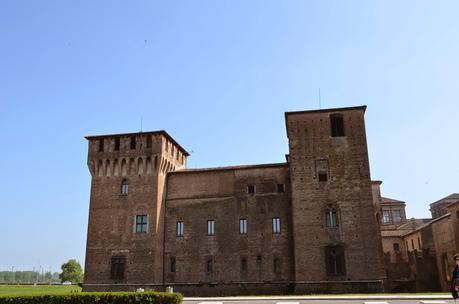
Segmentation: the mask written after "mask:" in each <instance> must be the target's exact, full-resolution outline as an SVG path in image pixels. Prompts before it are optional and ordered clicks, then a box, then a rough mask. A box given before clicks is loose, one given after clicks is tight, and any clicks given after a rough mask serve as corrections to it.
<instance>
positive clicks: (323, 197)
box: [285, 106, 385, 292]
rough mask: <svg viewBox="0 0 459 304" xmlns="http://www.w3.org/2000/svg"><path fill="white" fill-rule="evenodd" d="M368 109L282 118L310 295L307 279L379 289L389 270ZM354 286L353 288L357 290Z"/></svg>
mask: <svg viewBox="0 0 459 304" xmlns="http://www.w3.org/2000/svg"><path fill="white" fill-rule="evenodd" d="M365 109H366V106H359V107H352V108H338V109H327V110H315V111H301V112H287V113H285V119H286V126H287V136H288V140H289V153H290V154H289V163H290V177H291V188H292V222H293V238H294V241H293V247H294V250H293V252H294V260H295V280H296V281H297V284H296V285H297V289H298V290H297V291H301V290H302V289H304V290H305V291H309V290H310V289H308V288H309V287H310V286H309V287H308V282H309V283H310V282H312V283H313V282H319V281H322V282H327V281H328V282H338V283H339V282H342V283H345V282H349V281H350V282H353V283H357V284H359V283H362V286H366V287H365V288H367V289H365V288H363V289H361V291H363V290H368V291H378V290H381V289H382V280H383V279H384V278H385V271H384V266H383V257H382V250H381V239H380V232H379V226H378V224H377V221H376V219H375V208H374V205H373V200H372V188H371V180H370V168H369V161H368V150H367V142H366V135H365V121H364V113H365ZM301 282H303V283H301ZM369 282H371V284H370V285H369V284H368V283H369ZM338 285H339V284H338ZM345 285H347V286H349V285H350V284H342V286H345ZM355 286H356V285H355V284H354V287H353V289H352V288H351V289H349V291H351V290H352V291H354V292H355V289H358V288H356V287H355ZM369 286H371V287H369ZM335 291H336V290H335ZM341 291H343V292H345V291H346V290H345V289H344V290H341Z"/></svg>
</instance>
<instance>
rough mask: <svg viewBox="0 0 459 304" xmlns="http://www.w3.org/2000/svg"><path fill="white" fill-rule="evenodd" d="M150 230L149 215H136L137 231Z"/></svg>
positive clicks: (144, 231)
mask: <svg viewBox="0 0 459 304" xmlns="http://www.w3.org/2000/svg"><path fill="white" fill-rule="evenodd" d="M147 231H148V215H146V214H140V215H136V216H135V232H136V233H146V232H147Z"/></svg>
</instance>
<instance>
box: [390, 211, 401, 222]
mask: <svg viewBox="0 0 459 304" xmlns="http://www.w3.org/2000/svg"><path fill="white" fill-rule="evenodd" d="M392 216H393V217H394V223H396V224H398V223H400V222H401V221H402V213H401V212H400V210H394V211H392Z"/></svg>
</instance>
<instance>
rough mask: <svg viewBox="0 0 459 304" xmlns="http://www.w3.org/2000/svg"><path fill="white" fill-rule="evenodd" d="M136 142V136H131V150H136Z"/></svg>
mask: <svg viewBox="0 0 459 304" xmlns="http://www.w3.org/2000/svg"><path fill="white" fill-rule="evenodd" d="M135 146H136V140H135V136H131V150H135Z"/></svg>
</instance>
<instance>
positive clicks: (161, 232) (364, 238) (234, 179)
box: [84, 107, 385, 295]
mask: <svg viewBox="0 0 459 304" xmlns="http://www.w3.org/2000/svg"><path fill="white" fill-rule="evenodd" d="M364 112H365V107H353V108H340V109H328V110H316V111H302V112H287V113H285V118H286V126H287V137H288V139H289V155H288V157H287V159H288V161H287V162H286V163H280V164H266V165H252V166H236V167H222V168H209V169H186V157H187V156H188V153H187V152H186V151H185V150H184V149H183V148H182V147H181V146H180V145H179V144H178V143H177V142H175V141H174V140H173V139H172V138H171V137H170V136H169V135H168V134H167V133H166V132H164V131H158V132H146V133H134V134H119V135H107V136H90V137H87V139H88V140H89V157H88V166H89V169H90V172H91V175H92V184H91V202H90V216H89V227H88V241H87V251H86V268H85V279H84V289H85V290H126V289H134V288H137V287H147V288H148V287H152V288H155V289H163V288H164V286H173V287H174V288H175V290H177V291H182V292H184V293H185V294H186V295H193V294H195V295H228V294H257V293H258V294H268V293H271V294H275V293H309V292H372V291H374V292H378V291H381V290H382V288H383V281H384V279H385V270H384V264H383V255H382V247H381V236H380V230H379V224H378V222H377V220H376V218H377V212H376V211H377V210H376V209H375V206H374V204H373V199H372V185H371V180H370V170H369V163H368V151H367V143H366V135H365V123H364ZM117 138H118V139H117ZM133 138H135V139H133ZM117 140H119V141H120V142H121V147H120V149H118V150H117V151H115V147H114V145H116V141H117ZM133 140H134V141H135V142H136V146H135V147H132V146H131V144H132V141H133ZM101 142H103V144H101ZM101 145H102V149H101ZM125 163H126V165H124V167H123V164H125ZM116 166H118V167H119V168H118V169H116ZM115 170H117V171H115ZM115 172H116V173H115ZM125 180H126V181H128V183H129V192H128V194H121V193H120V191H121V190H120V189H121V187H122V183H123V181H125ZM137 215H147V219H148V223H147V224H145V225H147V226H145V227H148V229H147V228H145V227H143V226H142V223H140V224H139V223H137V225H136V223H135V221H136V216H137ZM141 221H142V220H141ZM209 221H213V222H212V223H211V222H209ZM136 227H137V228H138V229H140V231H137V232H136ZM139 227H140V228H139ZM142 229H144V230H146V231H144V230H142ZM123 261H124V262H123ZM123 263H124V264H123Z"/></svg>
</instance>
